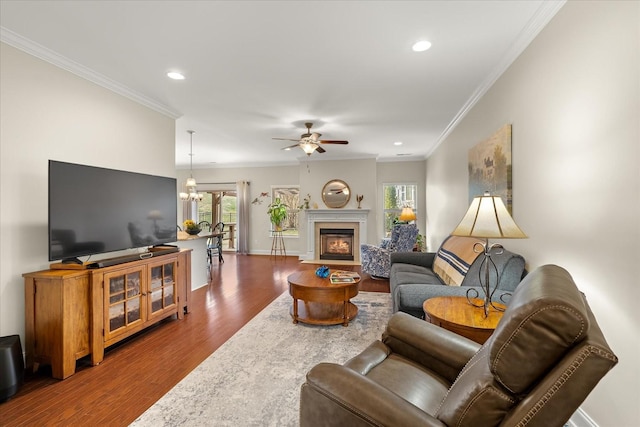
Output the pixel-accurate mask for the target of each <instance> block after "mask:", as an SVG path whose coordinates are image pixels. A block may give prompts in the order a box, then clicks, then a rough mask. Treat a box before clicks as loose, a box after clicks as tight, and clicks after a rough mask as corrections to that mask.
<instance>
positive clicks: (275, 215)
mask: <svg viewBox="0 0 640 427" xmlns="http://www.w3.org/2000/svg"><path fill="white" fill-rule="evenodd" d="M287 208H288V206H287V205H285V204H284V203H282V200H280V197H276V198H275V200H274V201H273V203H271V204H270V205H269V209H268V210H267V214H269V219H270V220H271V223H272V224H273V226H274V229H275V230H276V231H282V223H283V222H284V220H285V218H286V217H287Z"/></svg>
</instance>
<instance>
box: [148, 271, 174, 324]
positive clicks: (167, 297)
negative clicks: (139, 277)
mask: <svg viewBox="0 0 640 427" xmlns="http://www.w3.org/2000/svg"><path fill="white" fill-rule="evenodd" d="M149 277H150V283H149V292H150V296H151V298H150V300H149V313H150V314H149V317H150V318H151V317H153V315H154V314H157V313H162V312H164V311H165V310H167V309H172V310H173V309H175V304H176V302H177V301H176V262H175V261H172V262H167V263H162V264H157V265H151V266H150V272H149Z"/></svg>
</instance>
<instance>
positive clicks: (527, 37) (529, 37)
mask: <svg viewBox="0 0 640 427" xmlns="http://www.w3.org/2000/svg"><path fill="white" fill-rule="evenodd" d="M566 2H567V0H545V1H544V2H543V3H542V4H541V5H540V7H539V8H538V10H537V11H536V13H535V15H534V16H533V17H532V18H531V19H530V20H529V22H528V23H527V25H526V26H525V27H524V28H523V29H522V31H521V32H520V34H519V35H518V37H517V39H516V40H515V41H514V42H513V44H512V45H511V47H510V48H509V50H508V51H507V53H506V54H505V55H504V57H503V58H502V60H501V61H500V63H499V64H498V65H497V66H496V68H495V69H494V70H493V71H492V72H491V73H490V74H489V75H488V76H487V78H486V79H485V80H484V81H483V82H482V83H481V84H480V86H479V87H478V88H477V89H476V90H475V91H474V93H473V94H472V95H471V97H470V98H469V99H468V100H467V102H466V103H465V104H464V105H463V106H462V108H461V109H460V111H458V113H457V114H456V115H455V116H454V118H453V120H451V122H450V123H449V124H448V125H447V127H446V128H445V129H444V131H443V132H442V134H441V135H440V137H438V140H437V141H436V144H435V145H434V146H433V148H431V150H429V152H428V153H427V158H428V157H429V156H431V154H433V153H434V152H435V151H436V149H437V148H438V147H439V146H440V144H442V143H443V142H444V140H445V139H446V138H447V137H448V136H449V134H450V133H451V132H453V130H454V129H455V128H456V127H457V126H458V124H460V122H461V121H462V119H464V117H465V116H466V115H467V113H469V111H471V109H472V108H473V107H474V106H475V105H476V104H477V103H478V101H480V99H482V97H483V96H484V95H485V94H486V93H487V92H488V91H489V89H491V87H492V86H493V84H494V83H495V82H496V81H497V80H498V79H499V78H500V76H502V74H503V73H504V72H505V71H507V69H508V68H509V67H510V66H511V64H513V63H514V61H515V60H516V59H517V58H518V57H519V56H520V54H521V53H522V52H524V50H525V49H526V48H527V47H528V46H529V44H531V42H532V41H533V40H534V39H535V38H536V36H537V35H538V34H539V33H540V31H542V29H543V28H544V27H545V26H546V25H547V24H548V23H549V21H551V19H552V18H553V17H554V16H555V15H556V13H558V11H559V10H560V9H561V8H562V6H564V4H565V3H566Z"/></svg>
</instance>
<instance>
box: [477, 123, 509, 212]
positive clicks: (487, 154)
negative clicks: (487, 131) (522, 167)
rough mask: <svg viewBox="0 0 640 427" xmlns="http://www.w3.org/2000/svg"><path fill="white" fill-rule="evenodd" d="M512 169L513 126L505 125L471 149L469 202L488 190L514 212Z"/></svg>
mask: <svg viewBox="0 0 640 427" xmlns="http://www.w3.org/2000/svg"><path fill="white" fill-rule="evenodd" d="M511 170H512V164H511V125H504V126H503V127H501V128H500V129H498V131H497V132H495V133H494V134H493V135H491V136H490V137H489V138H487V139H486V140H484V141H482V142H479V143H478V144H476V145H475V146H474V147H472V148H471V149H470V150H469V203H471V201H472V200H473V198H474V197H475V196H481V195H482V194H484V192H485V191H488V192H490V193H491V194H492V195H499V196H500V197H502V201H503V202H504V204H505V205H506V206H507V209H508V210H509V213H512V205H513V190H512V179H511Z"/></svg>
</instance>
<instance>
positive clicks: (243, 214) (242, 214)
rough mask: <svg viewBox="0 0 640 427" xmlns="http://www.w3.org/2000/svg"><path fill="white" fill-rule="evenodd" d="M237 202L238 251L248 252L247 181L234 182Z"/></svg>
mask: <svg viewBox="0 0 640 427" xmlns="http://www.w3.org/2000/svg"><path fill="white" fill-rule="evenodd" d="M236 192H237V198H236V201H237V203H238V246H237V248H238V253H239V254H242V255H248V254H249V207H250V206H251V203H250V200H249V182H247V181H238V182H237V183H236Z"/></svg>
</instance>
